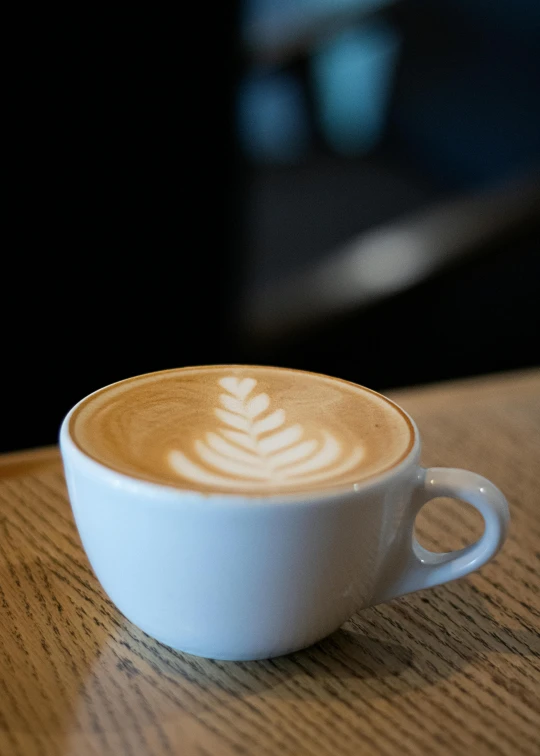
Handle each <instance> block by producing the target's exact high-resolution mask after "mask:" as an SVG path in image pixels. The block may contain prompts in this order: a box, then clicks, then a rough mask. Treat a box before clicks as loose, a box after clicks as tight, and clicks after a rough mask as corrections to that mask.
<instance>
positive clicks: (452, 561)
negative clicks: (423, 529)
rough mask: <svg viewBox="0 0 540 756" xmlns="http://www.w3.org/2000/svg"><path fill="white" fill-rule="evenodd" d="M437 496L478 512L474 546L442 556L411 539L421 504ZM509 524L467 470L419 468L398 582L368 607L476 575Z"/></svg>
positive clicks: (501, 501) (497, 497) (503, 509)
mask: <svg viewBox="0 0 540 756" xmlns="http://www.w3.org/2000/svg"><path fill="white" fill-rule="evenodd" d="M438 496H449V497H452V498H455V499H462V500H463V501H466V502H468V503H469V504H472V506H473V507H474V508H475V509H477V510H478V511H479V512H480V514H481V515H482V517H483V518H484V523H485V530H484V533H483V534H482V536H481V537H480V538H479V539H478V541H476V542H475V543H472V544H471V545H470V546H466V547H465V548H463V549H459V550H458V551H450V552H448V553H444V554H437V553H435V552H433V551H428V549H425V548H424V547H423V546H421V545H420V544H419V543H418V541H417V540H416V538H415V536H414V521H415V519H416V516H417V515H418V513H419V512H420V510H421V509H422V507H423V506H424V504H426V503H427V502H428V501H430V500H431V499H435V498H437V497H438ZM509 521H510V514H509V511H508V503H507V501H506V499H505V497H504V496H503V494H502V493H501V491H499V489H498V488H497V487H496V486H494V485H493V483H491V482H490V481H489V480H487V478H483V477H482V476H481V475H477V474H476V473H473V472H469V471H468V470H456V469H454V468H450V467H431V468H428V469H426V470H425V469H423V468H421V469H420V474H419V481H418V484H417V488H416V491H415V493H414V495H413V499H412V516H411V521H410V527H411V543H410V546H407V548H408V554H407V556H406V559H405V564H404V565H403V568H402V569H401V571H400V574H399V575H398V577H397V578H396V579H395V580H394V581H393V582H389V584H388V585H387V586H386V587H385V588H383V590H382V591H381V593H380V594H379V595H377V597H376V600H375V601H374V602H373V603H379V602H382V601H389V600H390V599H393V598H397V597H398V596H403V595H404V594H406V593H412V592H413V591H418V590H421V589H422V588H431V587H432V586H434V585H440V584H441V583H448V582H449V581H450V580H456V579H457V578H460V577H463V576H464V575H468V574H469V572H473V571H474V570H478V569H479V568H480V567H482V565H484V564H486V562H489V561H490V559H493V557H494V556H495V554H496V553H497V552H498V551H499V549H500V548H501V546H502V545H503V543H504V541H505V540H506V535H507V532H508V525H509Z"/></svg>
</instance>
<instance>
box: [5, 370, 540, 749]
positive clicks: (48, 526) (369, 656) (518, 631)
mask: <svg viewBox="0 0 540 756" xmlns="http://www.w3.org/2000/svg"><path fill="white" fill-rule="evenodd" d="M395 398H396V399H397V400H398V401H399V402H400V403H401V404H402V405H403V406H404V407H405V408H406V409H407V410H409V411H410V412H411V414H412V415H413V417H414V418H415V419H416V421H417V423H418V425H419V427H420V429H421V432H422V435H423V438H424V457H423V459H424V462H425V463H426V464H428V465H448V466H458V467H467V468H470V469H474V470H475V471H477V472H479V473H481V474H483V475H486V476H487V477H489V478H491V479H492V480H493V481H494V482H495V483H496V484H497V485H499V486H500V487H501V488H502V490H503V491H504V492H505V493H506V495H507V496H508V499H509V501H510V504H511V510H512V518H513V520H512V528H511V535H510V539H509V541H508V543H507V544H506V546H505V548H504V550H503V551H502V552H501V554H500V555H499V556H498V557H497V559H496V560H494V561H493V562H492V563H491V564H489V565H487V566H486V567H485V568H483V569H482V570H481V572H479V573H475V574H474V575H472V576H470V577H469V578H467V579H464V580H460V581H457V582H455V583H452V584H450V585H446V586H442V587H438V588H434V589H431V590H429V591H425V592H423V593H421V594H415V595H413V596H408V597H406V598H402V599H399V600H397V601H393V602H391V603H389V604H386V605H384V606H380V607H376V608H373V609H369V610H366V611H363V612H362V613H361V614H358V615H357V616H355V617H353V618H352V619H351V620H350V621H349V622H347V623H346V625H345V626H344V627H343V628H342V629H341V630H339V631H338V632H337V633H335V634H334V635H333V636H331V637H330V638H328V639H326V640H325V641H323V642H322V643H319V644H318V645H316V646H314V647H312V648H310V649H307V650H305V651H302V652H299V653H296V654H292V655H291V656H288V657H282V658H278V659H274V660H271V661H265V662H244V663H232V662H215V661H209V660H205V659H199V658H196V657H193V656H188V655H185V654H181V653H177V652H175V651H172V650H170V649H169V648H167V647H165V646H162V645H160V644H159V643H157V642H155V641H153V640H152V639H151V638H149V637H148V636H146V635H145V634H144V633H142V632H141V631H139V630H138V629H137V628H136V627H134V626H133V625H132V624H130V623H129V622H128V621H127V620H126V619H125V618H124V617H123V616H122V615H121V614H120V613H119V612H118V611H117V610H116V609H115V608H114V606H113V605H112V604H111V603H110V601H109V600H108V599H107V597H106V596H105V595H104V594H103V592H102V590H101V588H100V586H99V584H98V583H97V581H96V579H95V577H94V575H93V573H92V571H91V569H90V567H89V564H88V562H87V560H86V557H85V555H84V552H83V551H82V548H81V546H80V542H79V539H78V535H77V532H76V529H75V525H74V523H73V520H72V517H71V511H70V508H69V504H68V500H67V497H66V490H65V485H64V480H63V477H62V473H61V468H60V467H59V465H58V456H57V453H56V452H55V451H54V450H44V451H42V452H38V453H37V454H36V456H35V458H34V462H35V463H36V464H32V454H29V453H25V454H26V458H25V459H24V460H22V461H23V462H24V464H21V459H20V458H19V459H18V460H17V459H13V456H12V455H7V457H11V463H12V464H9V462H10V460H9V459H7V458H4V460H3V461H4V464H3V465H2V464H0V470H2V473H1V474H0V753H1V754H2V755H4V754H5V755H6V756H38V755H39V756H42V755H43V756H53V755H54V756H59V755H60V754H61V755H62V756H87V754H88V755H90V754H95V755H96V756H97V755H99V756H102V755H103V754H116V755H117V756H118V755H119V754H127V755H128V756H131V755H133V756H146V755H147V754H148V755H149V754H153V755H155V756H158V755H159V756H161V754H182V756H184V755H186V756H191V755H192V754H193V756H196V755H198V756H229V755H230V756H232V755H233V754H234V755H236V754H246V755H248V756H251V755H252V754H253V755H255V754H256V755H257V756H258V755H259V754H260V755H261V756H264V755H265V754H266V755H272V756H273V755H274V754H279V756H289V755H290V756H304V755H305V756H336V755H338V756H340V755H343V756H363V755H364V754H365V755H366V756H379V754H380V755H381V756H394V754H404V755H406V756H418V755H419V754H420V755H423V754H426V756H427V754H430V755H431V754H437V755H439V754H440V755H441V756H445V755H448V756H450V755H456V756H457V755H458V754H465V753H470V754H474V756H482V755H483V754H486V756H487V755H488V754H489V756H517V755H519V756H533V755H534V756H537V754H538V753H539V751H540V700H539V691H540V642H539V631H540V595H539V594H540V575H539V567H540V501H539V494H538V489H539V478H538V472H539V468H540V371H530V372H528V373H526V374H523V375H519V376H503V377H496V378H489V379H482V380H476V381H467V382H463V383H458V384H453V385H443V386H436V387H431V388H424V389H419V390H414V391H405V392H399V393H396V394H395ZM47 455H49V459H48V463H47V459H46V457H47ZM13 463H16V464H13ZM480 528H481V524H480V522H479V518H478V516H477V515H476V513H475V512H473V511H472V510H471V509H470V508H468V507H465V506H464V505H459V504H457V503H456V502H449V501H446V500H444V501H439V502H433V503H431V504H430V505H428V507H426V508H425V509H424V510H423V512H422V513H421V515H420V517H419V520H418V530H419V535H420V538H421V539H422V540H423V542H424V543H426V544H427V545H429V546H430V547H431V548H435V549H442V548H447V547H455V546H458V545H462V544H464V543H466V542H468V541H469V540H471V538H472V537H474V536H475V535H478V533H479V532H480Z"/></svg>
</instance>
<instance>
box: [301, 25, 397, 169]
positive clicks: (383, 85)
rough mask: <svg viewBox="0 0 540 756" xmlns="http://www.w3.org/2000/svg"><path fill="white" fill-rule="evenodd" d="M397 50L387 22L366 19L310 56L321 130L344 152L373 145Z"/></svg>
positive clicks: (381, 123)
mask: <svg viewBox="0 0 540 756" xmlns="http://www.w3.org/2000/svg"><path fill="white" fill-rule="evenodd" d="M398 50H399V35H398V34H397V32H396V31H395V29H394V28H392V26H390V24H388V23H385V22H382V21H368V22H365V23H363V24H361V25H358V26H356V27H354V28H350V29H346V30H344V31H342V32H339V33H338V34H337V35H336V36H334V38H333V39H332V40H330V41H327V42H324V43H322V44H321V45H320V46H319V49H318V50H315V51H314V53H313V57H312V60H311V68H312V74H313V82H314V90H315V99H316V107H317V110H318V118H319V121H320V128H321V131H322V133H323V134H324V136H325V139H326V141H327V142H328V144H329V145H330V146H331V147H332V148H333V149H334V150H335V151H336V152H337V153H340V154H344V155H347V154H348V155H353V154H361V153H363V152H366V151H369V150H370V149H372V148H373V147H374V146H375V145H376V143H377V142H378V140H379V138H380V137H381V135H382V132H383V130H384V125H385V119H386V113H387V109H388V108H387V106H388V103H389V99H390V94H391V89H392V80H393V73H394V70H395V65H396V59H397V55H398Z"/></svg>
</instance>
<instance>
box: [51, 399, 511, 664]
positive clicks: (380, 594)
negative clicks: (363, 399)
mask: <svg viewBox="0 0 540 756" xmlns="http://www.w3.org/2000/svg"><path fill="white" fill-rule="evenodd" d="M74 409H75V408H74ZM74 409H73V410H72V411H71V412H70V413H69V414H68V416H67V417H66V419H65V420H64V422H63V424H62V428H61V432H60V445H61V451H62V457H63V461H64V467H65V472H66V479H67V485H68V490H69V496H70V499H71V504H72V508H73V512H74V515H75V520H76V523H77V527H78V530H79V534H80V537H81V540H82V543H83V545H84V548H85V550H86V553H87V555H88V558H89V560H90V563H91V565H92V567H93V569H94V571H95V573H96V575H97V577H98V579H99V581H100V582H101V584H102V586H103V588H104V589H105V591H106V592H107V594H108V595H109V597H110V598H111V600H112V601H113V602H114V603H115V604H116V606H117V607H118V609H120V611H121V612H122V613H123V614H124V615H125V616H126V617H127V618H128V619H129V620H131V622H133V623H134V624H135V625H138V627H140V628H141V629H142V630H144V631H145V632H146V633H148V634H149V635H151V636H153V637H154V638H156V639H157V640H159V641H161V642H162V643H165V644H167V645H169V646H172V647H173V648H176V649H179V650H181V651H186V652H189V653H191V654H197V655H199V656H206V657H210V658H214V659H230V660H243V659H262V658H268V657H272V656H278V655H281V654H286V653H289V652H291V651H295V650H298V649H301V648H304V647H306V646H308V645H310V644H312V643H314V642H316V641H318V640H320V639H321V638H324V637H325V636H327V635H328V634H330V633H332V632H333V631H334V630H337V629H338V628H339V627H340V625H342V624H343V622H345V621H346V620H347V619H348V618H349V617H350V616H351V615H352V614H353V613H354V612H355V611H357V610H359V609H362V608H364V607H367V606H371V605H373V604H378V603H380V602H383V601H388V600H390V599H392V598H395V597H396V596H401V595H403V594H405V593H410V592H412V591H417V590H420V589H422V588H429V587H431V586H434V585H440V584H441V583H446V582H448V581H450V580H455V579H456V578H460V577H463V576H464V575H467V574H468V573H469V572H472V571H473V570H477V569H478V568H479V567H481V566H482V565H483V564H485V563H486V562H488V561H489V560H490V559H492V558H493V557H494V556H495V554H496V553H497V551H498V550H499V549H500V547H501V546H502V544H503V542H504V540H505V537H506V532H507V527H508V522H509V514H508V505H507V502H506V499H505V497H504V496H503V494H502V493H501V492H500V491H499V490H498V489H497V488H496V487H495V486H494V485H493V484H492V483H490V481H489V480H486V479H485V478H483V477H481V476H480V475H476V474H475V473H472V472H467V471H465V470H455V469H450V468H431V469H427V470H426V469H424V468H422V467H420V466H419V464H418V460H419V455H420V438H419V435H418V429H417V428H416V426H415V424H414V422H413V421H412V420H411V427H412V428H413V432H414V435H415V438H414V444H413V447H412V449H411V451H410V453H409V454H408V456H407V457H406V458H405V459H404V460H403V461H402V462H400V463H399V464H398V465H397V466H395V467H394V468H392V469H391V470H389V471H388V472H386V473H384V474H382V475H379V476H377V477H373V478H370V479H368V480H366V481H363V482H361V483H358V484H354V485H352V486H350V487H349V488H347V489H346V490H344V489H343V488H341V489H339V490H337V491H336V490H334V491H332V490H321V491H320V492H316V493H313V492H309V493H296V494H291V495H281V494H279V495H272V496H263V497H260V498H257V497H254V496H242V495H230V494H207V493H205V494H201V493H196V492H193V491H188V490H182V489H180V488H173V487H172V486H167V485H159V484H156V483H151V482H145V481H142V480H139V479H136V478H131V477H129V476H127V475H124V474H121V473H118V472H115V471H114V470H113V469H111V468H108V467H106V466H104V465H102V464H100V463H98V462H96V461H94V460H93V459H91V458H90V457H88V456H87V455H85V454H84V453H83V452H82V451H81V450H80V449H79V447H78V446H77V445H76V444H75V443H74V442H73V440H72V438H71V437H70V432H69V419H70V416H71V414H72V412H73V411H74ZM402 411H403V410H402ZM404 414H406V413H404ZM409 419H410V418H409ZM353 422H354V418H351V423H353ZM438 496H451V497H455V498H459V499H463V500H465V501H467V502H469V503H470V504H472V506H473V507H475V508H476V509H477V510H478V511H479V512H480V513H481V515H482V517H483V518H484V522H485V531H484V533H483V535H482V536H481V538H480V539H479V540H478V541H476V543H474V544H472V545H471V546H467V547H466V548H464V549H461V550H460V551H452V552H450V553H447V554H435V553H432V552H430V551H427V550H426V549H425V548H423V547H422V546H421V545H420V544H419V543H418V542H417V540H416V539H415V537H414V521H415V518H416V516H417V514H418V512H419V511H420V509H421V508H422V506H423V505H424V504H425V503H426V502H427V501H429V500H430V499H433V498H435V497H438Z"/></svg>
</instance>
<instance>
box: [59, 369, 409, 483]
mask: <svg viewBox="0 0 540 756" xmlns="http://www.w3.org/2000/svg"><path fill="white" fill-rule="evenodd" d="M69 430H70V435H71V437H72V439H73V440H74V441H75V443H76V444H77V445H78V446H79V448H80V449H81V450H82V451H83V452H85V453H86V454H87V455H89V456H90V457H92V458H93V459H95V460H96V461H98V462H100V463H102V464H104V465H106V466H107V467H109V468H112V469H114V470H116V471H118V472H121V473H125V474H127V475H130V476H134V477H136V478H141V479H144V480H148V481H151V482H155V483H162V484H166V485H172V486H175V487H178V488H182V489H189V490H196V491H202V492H204V493H217V492H222V493H229V494H231V493H238V494H244V495H245V494H247V495H250V494H251V495H255V496H264V495H271V494H279V493H297V492H301V491H313V490H325V489H331V488H334V487H339V486H347V485H353V484H354V483H356V482H360V481H362V480H365V479H366V478H368V477H371V476H373V475H377V474H379V473H382V472H384V471H386V470H388V469H390V468H391V467H393V466H395V465H396V464H398V463H399V462H400V461H401V460H402V459H403V458H404V457H405V456H406V455H407V453H408V452H409V451H410V450H411V448H412V444H413V430H412V427H411V425H410V422H409V420H408V419H407V418H406V416H405V415H404V414H403V413H402V412H401V411H400V410H399V409H398V408H397V407H396V406H395V405H394V404H392V403H391V402H390V401H388V400H386V399H384V398H383V397H381V396H380V395H379V394H376V393H374V392H372V391H370V390H368V389H364V388H361V387H359V386H356V385H355V384H352V383H348V382H346V381H342V380H339V379H337V378H330V377H327V376H322V375H318V374H315V373H307V372H302V371H296V370H288V369H286V368H270V367H258V366H208V367H199V368H180V369H177V370H166V371H162V372H159V373H150V374H147V375H143V376H138V377H135V378H130V379H127V380H125V381H122V382H120V383H116V384H113V385H111V386H108V387H106V388H104V389H101V390H100V391H98V392H96V393H95V394H92V395H91V396H89V397H87V398H86V399H85V400H83V401H82V402H81V403H80V404H79V405H78V407H77V408H76V409H75V411H74V412H73V414H72V416H71V419H70V426H69Z"/></svg>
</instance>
